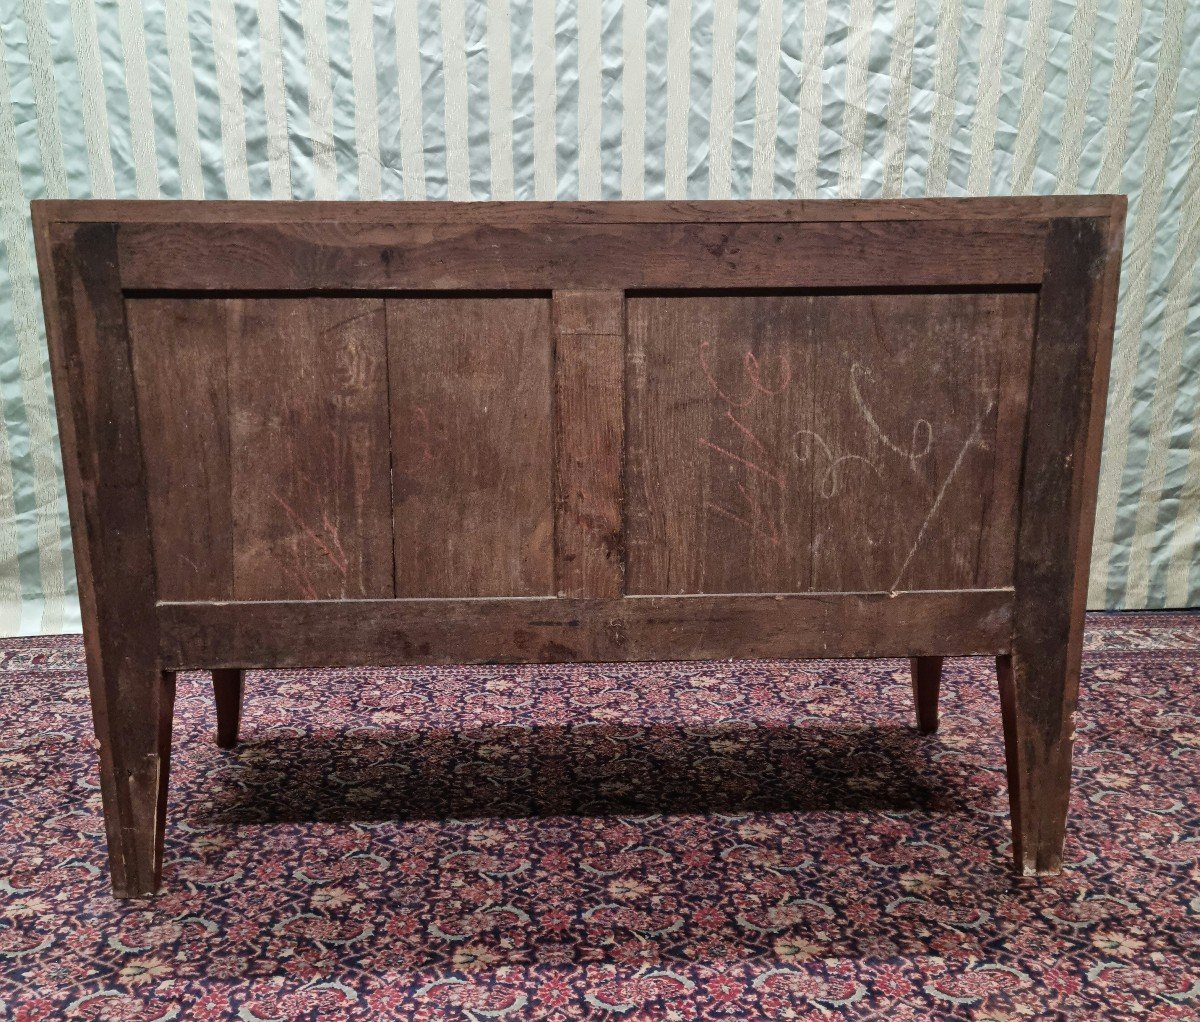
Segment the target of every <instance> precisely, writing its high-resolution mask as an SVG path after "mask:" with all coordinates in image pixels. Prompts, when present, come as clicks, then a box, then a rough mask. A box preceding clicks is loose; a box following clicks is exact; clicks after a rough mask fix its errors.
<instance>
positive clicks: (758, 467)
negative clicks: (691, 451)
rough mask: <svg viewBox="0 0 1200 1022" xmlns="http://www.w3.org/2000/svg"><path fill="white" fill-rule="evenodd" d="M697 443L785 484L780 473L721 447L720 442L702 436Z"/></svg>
mask: <svg viewBox="0 0 1200 1022" xmlns="http://www.w3.org/2000/svg"><path fill="white" fill-rule="evenodd" d="M697 443H699V444H700V446H701V447H707V448H708V449H709V450H710V451H716V452H717V453H718V454H722V455H724V456H725V457H726V458H729V459H730V460H731V461H736V462H737V463H738V464H739V465H744V466H745V467H746V468H748V469H750V471H751V472H757V473H759V474H760V475H764V476H766V477H767V478H768V479H770V480H771V482H773V483H774V484H775V485H776V486H780V487H782V486H783V479H782V478H780V477H779V476H778V475H776V474H775V473H774V472H772V471H770V470H769V469H765V468H763V467H762V465H756V464H755V463H754V462H752V461H747V460H746V459H745V458H743V457H741V456H740V455H737V454H734V453H733V451H730V450H726V449H725V448H724V447H721V446H720V445H718V444H714V443H713V442H712V441H711V440H706V439H705V438H704V437H701V438H700V439H699V440H698V441H697Z"/></svg>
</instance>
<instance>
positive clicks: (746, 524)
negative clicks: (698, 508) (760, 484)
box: [704, 483, 779, 546]
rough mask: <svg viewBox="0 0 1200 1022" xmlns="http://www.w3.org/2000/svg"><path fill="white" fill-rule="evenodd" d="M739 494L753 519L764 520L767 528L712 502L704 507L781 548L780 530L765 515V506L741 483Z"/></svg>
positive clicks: (706, 502)
mask: <svg viewBox="0 0 1200 1022" xmlns="http://www.w3.org/2000/svg"><path fill="white" fill-rule="evenodd" d="M738 493H740V494H741V495H742V499H743V500H744V501H745V502H746V505H747V507H749V509H750V511H751V512H752V515H753V517H756V518H759V519H762V520H763V521H764V522H765V525H766V528H762V527H760V526H759V525H758V524H757V522H755V521H754V520H753V518H743V517H742V516H741V515H736V514H734V513H733V512H732V511H730V510H729V508H727V507H722V506H721V505H720V504H714V503H712V501H705V502H704V506H705V507H706V508H708V509H709V510H711V511H715V512H716V513H717V514H719V515H722V516H724V517H725V518H728V519H729V520H730V521H731V522H737V524H738V525H740V526H742V527H743V528H744V529H746V530H747V531H749V532H752V533H753V534H754V535H756V536H759V537H760V538H762V539H765V540H766V541H767V542H768V543H770V544H771V546H779V530H778V529H777V528H776V527H775V524H774V523H773V522H772V521H771V520H770V518H769V516H768V515H767V514H766V513H765V511H764V510H763V506H762V505H761V504H759V503H758V501H756V500H755V499H754V498H753V497H751V496H750V493H749V491H747V489H746V487H744V486H743V485H742V484H741V483H738Z"/></svg>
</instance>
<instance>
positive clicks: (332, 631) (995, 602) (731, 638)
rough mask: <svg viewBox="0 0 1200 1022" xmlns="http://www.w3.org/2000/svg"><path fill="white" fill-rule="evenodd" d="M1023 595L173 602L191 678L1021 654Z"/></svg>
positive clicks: (173, 642)
mask: <svg viewBox="0 0 1200 1022" xmlns="http://www.w3.org/2000/svg"><path fill="white" fill-rule="evenodd" d="M1012 603H1013V591H1012V590H1010V589H995V590H989V589H983V590H971V591H959V593H929V591H926V593H805V594H764V595H757V594H756V595H737V596H625V597H620V599H613V600H571V599H556V597H528V599H490V600H347V601H328V600H317V601H295V602H232V603H226V602H204V603H160V605H158V621H160V627H161V630H162V635H163V639H162V656H163V660H164V661H166V662H167V663H168V665H169V666H172V667H174V668H179V669H187V668H191V667H198V666H200V665H204V666H205V667H224V666H230V667H232V666H235V665H242V666H245V667H250V668H254V667H265V668H290V667H356V666H368V665H378V666H389V665H395V666H402V665H409V663H430V665H437V663H574V662H632V661H659V660H721V659H728V657H732V656H737V657H746V659H761V657H784V659H792V657H847V656H930V655H943V654H944V655H962V656H967V655H977V654H995V653H997V651H1007V650H1008V649H1009V645H1010V641H1012Z"/></svg>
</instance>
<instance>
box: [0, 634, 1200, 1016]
mask: <svg viewBox="0 0 1200 1022" xmlns="http://www.w3.org/2000/svg"><path fill="white" fill-rule="evenodd" d="M1198 666H1200V614H1197V615H1191V616H1189V615H1184V614H1159V615H1150V614H1144V615H1133V614H1127V615H1108V616H1097V617H1093V618H1092V619H1091V621H1090V629H1089V633H1088V648H1087V654H1086V661H1085V672H1084V693H1083V698H1082V702H1081V711H1080V717H1079V740H1078V744H1077V760H1076V770H1075V789H1074V797H1073V801H1072V808H1071V827H1070V837H1069V847H1068V859H1069V865H1068V868H1067V869H1066V871H1065V872H1064V873H1063V875H1062V876H1061V877H1059V878H1056V879H1053V880H1043V881H1028V880H1018V879H1016V878H1015V877H1014V876H1012V875H1011V874H1010V872H1009V866H1008V805H1007V796H1006V787H1005V779H1004V759H1003V751H1002V742H1001V735H1000V721H999V706H998V698H997V696H996V691H995V683H994V674H993V667H992V663H991V661H989V660H955V661H949V662H948V663H947V673H946V678H945V682H944V685H943V714H942V731H941V732H940V733H939V734H938V735H935V736H933V737H929V738H922V737H921V736H919V735H918V733H917V732H916V730H915V729H914V728H913V727H912V726H911V724H910V719H911V716H912V709H911V695H910V691H909V679H908V668H907V663H900V662H896V661H888V662H882V663H859V662H853V663H851V662H840V663H839V662H824V663H755V664H744V663H732V664H730V663H722V664H693V665H680V664H661V665H651V666H644V667H611V666H589V667H569V668H558V667H556V668H516V669H510V668H472V669H441V668H439V669H417V670H386V671H385V670H373V671H345V672H326V671H320V672H306V673H295V674H288V673H278V674H253V675H251V676H250V677H249V678H248V679H247V709H246V717H245V719H244V721H243V742H242V744H241V745H240V746H239V748H238V749H236V750H235V751H232V752H222V751H221V750H219V749H218V748H217V747H216V745H215V744H214V742H213V738H212V728H213V718H214V714H213V708H212V702H211V692H210V690H209V687H208V680H207V676H201V675H187V676H185V677H183V678H181V680H180V685H179V694H178V703H177V708H176V724H175V736H176V737H175V754H174V767H173V777H172V784H171V811H170V825H169V828H168V835H167V851H166V860H167V864H166V869H165V881H166V893H165V894H164V895H163V896H162V897H160V898H158V899H157V900H155V901H152V902H124V903H121V902H116V901H114V900H112V899H111V898H110V896H109V893H108V878H107V875H106V872H105V853H104V839H103V830H102V826H101V819H100V799H99V794H98V791H97V788H96V780H97V774H96V758H95V750H94V745H93V741H92V736H91V720H90V715H89V710H88V700H87V689H86V684H85V680H84V674H83V669H82V651H81V646H80V643H79V640H78V639H77V638H70V637H68V638H62V639H58V638H55V639H19V640H7V641H5V642H4V643H3V644H2V647H0V698H2V699H3V706H4V713H3V719H2V722H0V807H2V817H0V1015H4V1016H5V1017H9V1018H12V1019H16V1020H20V1022H33V1020H36V1019H59V1018H81V1019H97V1020H99V1019H113V1020H116V1019H121V1020H131V1022H132V1020H146V1022H148V1020H153V1019H168V1018H178V1019H187V1020H191V1019H197V1020H203V1019H227V1018H228V1019H234V1018H238V1019H241V1020H243V1022H254V1020H267V1019H288V1020H291V1019H322V1020H324V1019H340V1018H356V1019H372V1020H375V1019H389V1018H398V1019H429V1020H433V1019H438V1020H441V1019H451V1020H453V1019H462V1020H464V1022H483V1020H492V1019H503V1020H514V1022H515V1020H524V1019H563V1018H591V1019H607V1020H624V1019H663V1020H668V1019H680V1020H685V1019H706V1020H707V1019H732V1018H771V1019H822V1020H828V1019H830V1018H838V1017H840V1018H851V1019H887V1020H890V1022H900V1020H904V1019H959V1018H971V1019H981V1020H982V1019H991V1020H1002V1019H1018V1018H1021V1019H1024V1018H1030V1017H1037V1018H1055V1017H1062V1018H1072V1019H1078V1018H1108V1019H1139V1020H1165V1019H1185V1018H1186V1019H1192V1018H1197V1017H1200V788H1198V786H1197V784H1196V777H1197V774H1198V772H1200V685H1198V684H1197V667H1198Z"/></svg>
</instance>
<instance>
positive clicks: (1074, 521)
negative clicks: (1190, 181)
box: [997, 197, 1124, 876]
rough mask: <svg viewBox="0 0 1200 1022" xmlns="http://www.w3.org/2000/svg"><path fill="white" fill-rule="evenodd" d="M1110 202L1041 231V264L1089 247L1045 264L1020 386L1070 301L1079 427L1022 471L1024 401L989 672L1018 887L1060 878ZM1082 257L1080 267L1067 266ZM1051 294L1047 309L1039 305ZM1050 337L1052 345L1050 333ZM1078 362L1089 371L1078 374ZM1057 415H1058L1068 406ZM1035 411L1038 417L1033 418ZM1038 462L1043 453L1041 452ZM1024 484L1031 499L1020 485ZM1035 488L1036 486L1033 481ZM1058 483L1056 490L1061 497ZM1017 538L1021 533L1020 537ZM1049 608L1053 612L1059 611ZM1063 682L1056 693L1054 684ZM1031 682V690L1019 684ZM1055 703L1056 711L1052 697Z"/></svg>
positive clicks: (1103, 394)
mask: <svg viewBox="0 0 1200 1022" xmlns="http://www.w3.org/2000/svg"><path fill="white" fill-rule="evenodd" d="M1123 209H1124V200H1123V198H1122V197H1116V198H1115V199H1114V201H1113V207H1112V211H1113V215H1112V216H1110V217H1063V218H1059V219H1057V220H1056V221H1053V222H1052V223H1051V224H1049V225H1048V230H1047V241H1046V244H1047V253H1048V256H1049V253H1051V252H1052V250H1053V249H1054V247H1055V246H1056V245H1060V244H1061V243H1062V241H1063V235H1064V233H1065V232H1068V231H1078V232H1081V233H1082V232H1086V231H1088V230H1091V231H1094V234H1093V237H1094V238H1095V239H1096V241H1097V242H1098V244H1095V245H1092V246H1087V247H1085V248H1083V249H1082V252H1081V251H1080V246H1078V245H1075V246H1071V247H1070V255H1069V259H1068V257H1065V256H1060V260H1061V262H1062V266H1057V267H1056V264H1055V263H1054V260H1053V259H1051V258H1049V257H1048V258H1047V260H1046V267H1047V278H1048V283H1047V285H1045V286H1044V288H1043V293H1042V296H1041V298H1040V299H1039V308H1038V320H1037V327H1036V336H1035V341H1034V344H1035V349H1034V358H1033V365H1032V378H1033V380H1034V381H1036V380H1037V379H1038V372H1037V368H1038V361H1039V357H1040V352H1039V347H1040V346H1042V345H1043V344H1044V343H1045V340H1044V333H1045V330H1046V327H1047V324H1048V323H1049V324H1051V325H1058V324H1056V323H1055V317H1060V316H1062V315H1063V311H1064V304H1063V303H1064V302H1065V303H1066V305H1065V308H1066V309H1067V310H1069V309H1070V307H1071V306H1070V303H1071V302H1073V301H1079V300H1080V299H1081V298H1082V299H1083V300H1084V302H1085V304H1084V305H1083V306H1082V307H1081V308H1082V311H1083V313H1084V317H1083V322H1082V324H1081V325H1082V330H1081V331H1080V334H1079V336H1078V341H1079V350H1078V351H1073V352H1072V354H1073V355H1074V356H1075V357H1076V360H1077V361H1079V362H1082V363H1083V365H1084V366H1086V367H1087V375H1086V377H1083V380H1084V381H1085V382H1086V386H1085V387H1083V388H1082V389H1081V390H1080V395H1081V397H1080V405H1079V406H1077V407H1078V414H1079V420H1078V422H1077V423H1076V427H1075V431H1074V435H1073V436H1072V437H1071V450H1070V451H1069V453H1068V454H1067V455H1066V457H1065V458H1064V459H1062V464H1061V465H1060V464H1058V460H1059V459H1058V456H1057V455H1056V456H1055V457H1054V458H1050V457H1046V456H1043V458H1042V461H1041V462H1040V463H1037V464H1035V465H1033V466H1031V465H1030V436H1031V431H1032V430H1035V429H1037V428H1038V421H1037V417H1036V415H1037V412H1038V410H1039V409H1038V406H1036V405H1035V399H1036V395H1035V394H1034V393H1033V392H1032V391H1031V396H1030V408H1029V412H1028V415H1027V420H1026V439H1025V444H1024V452H1025V455H1024V459H1023V464H1022V472H1021V499H1020V503H1019V508H1018V520H1017V544H1016V550H1015V555H1016V558H1015V564H1014V588H1015V599H1014V606H1013V637H1012V655H1011V656H1009V657H1005V656H1001V657H999V658H998V660H997V668H998V674H999V682H1000V692H1001V702H1002V709H1003V711H1004V725H1005V749H1006V761H1007V764H1008V771H1009V794H1010V806H1011V811H1012V817H1013V852H1014V857H1015V859H1016V866H1017V869H1018V872H1020V873H1022V874H1023V875H1025V876H1053V875H1056V874H1057V873H1058V872H1060V870H1061V868H1062V854H1061V841H1062V838H1063V833H1064V825H1065V821H1066V817H1067V815H1068V809H1069V799H1070V778H1071V761H1072V758H1073V746H1074V741H1075V714H1076V710H1077V706H1078V695H1079V682H1080V667H1081V659H1082V648H1083V630H1084V623H1085V610H1086V601H1087V583H1088V574H1089V570H1090V558H1091V541H1092V528H1093V522H1094V516H1095V499H1096V490H1097V485H1098V479H1099V467H1100V465H1099V461H1100V449H1101V444H1102V436H1101V435H1100V434H1101V430H1102V429H1103V419H1104V413H1105V409H1106V405H1107V400H1106V398H1107V383H1108V373H1109V364H1110V361H1111V354H1112V351H1111V349H1112V331H1113V325H1114V321H1115V311H1116V301H1117V285H1118V283H1119V272H1120V251H1121V242H1122V238H1123V228H1124V221H1123V217H1122V216H1121V213H1122V212H1123ZM1081 255H1084V256H1086V259H1087V262H1086V263H1084V262H1082V261H1081V260H1080V258H1079V256H1081ZM1072 272H1082V273H1083V274H1084V275H1085V277H1087V278H1088V282H1087V284H1086V286H1084V287H1078V286H1074V285H1071V286H1064V285H1063V283H1062V282H1061V281H1058V280H1056V279H1055V278H1056V277H1057V275H1058V274H1060V273H1062V274H1066V275H1067V276H1068V279H1070V274H1071V273H1072ZM1049 286H1053V287H1054V288H1055V292H1054V295H1053V298H1054V301H1053V302H1051V301H1050V300H1049V299H1048V298H1047V295H1046V290H1045V288H1046V287H1049ZM1049 336H1050V337H1053V336H1055V335H1054V334H1053V332H1051V333H1050V335H1049ZM1088 362H1090V366H1089V365H1087V363H1088ZM1067 396H1068V395H1067V394H1065V393H1060V392H1058V391H1056V392H1055V393H1054V394H1053V396H1050V395H1047V396H1046V397H1045V398H1044V402H1045V404H1046V406H1047V407H1049V406H1051V405H1052V404H1053V403H1054V402H1055V401H1060V402H1061V401H1066V399H1067ZM1065 407H1067V408H1070V407H1071V406H1070V405H1066V406H1065ZM1042 410H1043V411H1044V409H1042ZM1043 455H1045V452H1043ZM1047 471H1050V472H1052V473H1057V474H1059V475H1064V474H1065V475H1066V476H1067V478H1066V479H1065V480H1061V479H1060V480H1059V481H1058V484H1057V486H1056V487H1055V489H1057V492H1059V493H1065V498H1066V511H1065V513H1064V514H1063V515H1062V521H1063V525H1062V528H1063V530H1064V531H1065V535H1062V536H1061V537H1059V542H1058V544H1057V549H1061V550H1063V551H1064V552H1065V556H1060V557H1057V558H1054V559H1048V558H1047V557H1046V555H1045V552H1044V551H1042V552H1039V551H1037V550H1036V549H1034V550H1027V549H1026V546H1027V544H1030V543H1032V544H1033V545H1034V547H1036V545H1037V538H1038V537H1037V530H1038V529H1039V528H1046V527H1048V526H1053V525H1054V519H1053V518H1050V519H1047V517H1046V515H1045V514H1044V513H1043V509H1041V508H1038V507H1036V506H1033V507H1032V510H1034V511H1036V512H1037V514H1036V515H1034V516H1032V517H1031V516H1030V515H1029V512H1030V510H1031V505H1030V501H1031V500H1036V499H1037V498H1036V492H1037V491H1041V493H1042V496H1043V497H1044V496H1045V494H1046V492H1047V483H1046V480H1045V474H1046V472H1047ZM1031 479H1032V480H1034V483H1033V486H1034V492H1033V493H1031V491H1030V488H1029V487H1030V480H1031ZM1039 480H1040V481H1039ZM1064 483H1065V485H1064ZM1027 526H1028V527H1030V528H1031V529H1032V532H1031V533H1030V534H1027V531H1026V530H1027ZM1060 568H1061V569H1063V570H1061V571H1060V574H1061V575H1062V578H1061V579H1060V580H1059V581H1060V582H1061V585H1060V586H1059V587H1057V588H1058V589H1059V591H1058V592H1050V593H1047V591H1046V590H1047V584H1048V582H1053V581H1054V580H1053V579H1048V578H1047V576H1048V575H1052V574H1053V573H1054V572H1055V571H1056V570H1058V569H1060ZM1060 597H1061V600H1060V599H1059V598H1060ZM1058 671H1061V672H1062V674H1063V677H1062V681H1061V685H1060V684H1059V682H1058V680H1057V677H1056V672H1058ZM1030 673H1035V674H1037V675H1039V676H1038V677H1035V678H1034V679H1033V681H1030V680H1028V675H1029V674H1030ZM1058 695H1061V701H1057V700H1055V698H1054V697H1056V696H1058Z"/></svg>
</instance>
